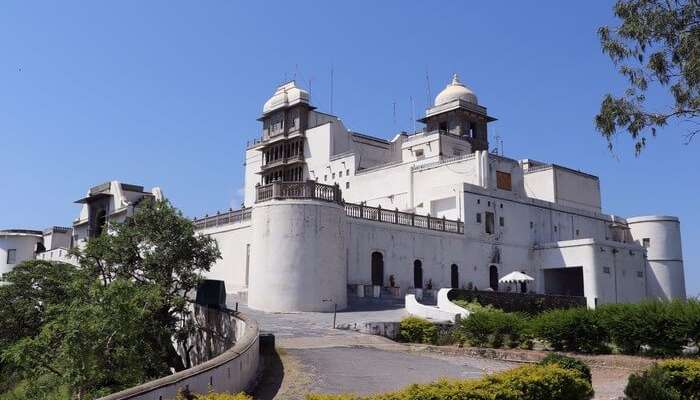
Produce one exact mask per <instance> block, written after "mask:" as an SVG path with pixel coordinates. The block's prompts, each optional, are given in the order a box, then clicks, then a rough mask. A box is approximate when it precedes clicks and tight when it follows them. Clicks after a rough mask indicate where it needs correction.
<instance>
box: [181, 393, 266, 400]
mask: <svg viewBox="0 0 700 400" xmlns="http://www.w3.org/2000/svg"><path fill="white" fill-rule="evenodd" d="M175 399H176V400H190V399H192V400H253V398H252V397H251V396H249V395H247V394H245V393H236V394H230V393H214V392H210V393H207V394H189V393H186V392H184V391H183V392H180V393H178V395H177V397H176V398H175Z"/></svg>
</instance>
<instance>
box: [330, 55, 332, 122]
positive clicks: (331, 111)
mask: <svg viewBox="0 0 700 400" xmlns="http://www.w3.org/2000/svg"><path fill="white" fill-rule="evenodd" d="M330 100H331V101H330V102H331V107H330V108H331V114H333V64H331V99H330Z"/></svg>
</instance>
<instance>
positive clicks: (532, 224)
mask: <svg viewBox="0 0 700 400" xmlns="http://www.w3.org/2000/svg"><path fill="white" fill-rule="evenodd" d="M534 227H535V223H534V222H532V221H530V229H532V228H534Z"/></svg>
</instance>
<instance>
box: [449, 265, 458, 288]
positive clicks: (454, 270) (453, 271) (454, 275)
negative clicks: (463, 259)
mask: <svg viewBox="0 0 700 400" xmlns="http://www.w3.org/2000/svg"><path fill="white" fill-rule="evenodd" d="M450 282H451V283H452V285H451V287H452V289H459V267H458V266H457V264H452V266H451V267H450Z"/></svg>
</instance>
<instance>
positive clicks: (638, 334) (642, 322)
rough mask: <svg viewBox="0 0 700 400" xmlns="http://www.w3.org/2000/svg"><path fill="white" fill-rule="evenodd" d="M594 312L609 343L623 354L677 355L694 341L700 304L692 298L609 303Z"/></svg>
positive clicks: (699, 314)
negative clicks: (606, 332) (607, 335)
mask: <svg viewBox="0 0 700 400" xmlns="http://www.w3.org/2000/svg"><path fill="white" fill-rule="evenodd" d="M596 312H597V314H599V316H600V320H601V322H602V324H603V326H605V329H606V330H607V331H608V332H610V338H611V339H612V342H613V344H614V345H615V346H617V347H618V348H619V349H620V351H621V352H623V353H626V354H636V353H640V352H642V351H644V352H646V353H649V354H653V355H675V354H680V353H681V352H682V350H683V347H684V346H685V345H687V344H688V343H689V342H690V341H694V340H695V333H694V327H695V324H696V321H697V322H698V323H700V307H698V304H697V303H696V302H694V301H692V302H685V301H681V300H674V301H668V302H662V301H657V300H655V301H644V302H641V303H639V304H611V305H605V306H602V307H600V308H599V309H598V310H597V311H596Z"/></svg>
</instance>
